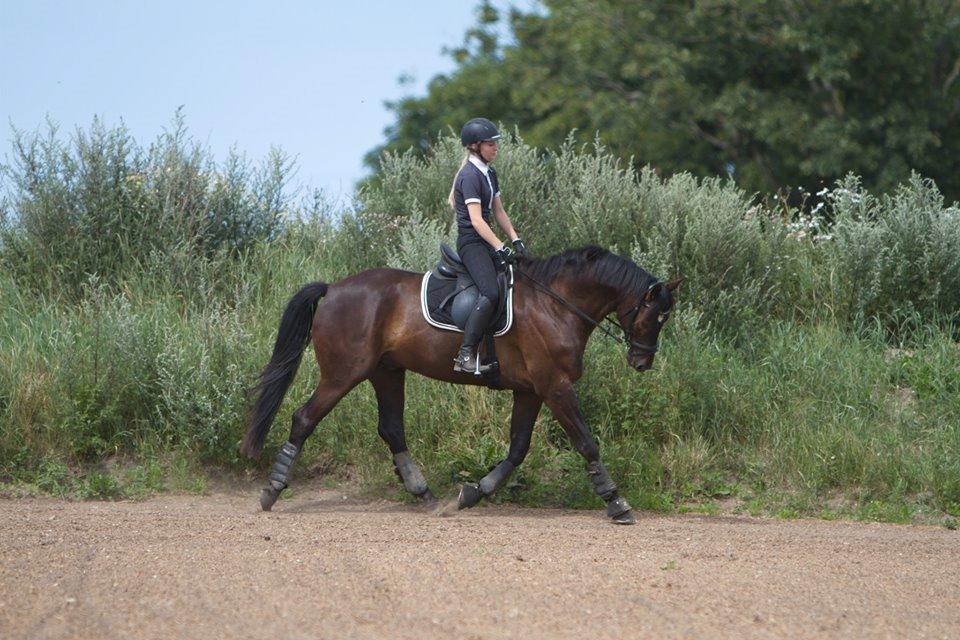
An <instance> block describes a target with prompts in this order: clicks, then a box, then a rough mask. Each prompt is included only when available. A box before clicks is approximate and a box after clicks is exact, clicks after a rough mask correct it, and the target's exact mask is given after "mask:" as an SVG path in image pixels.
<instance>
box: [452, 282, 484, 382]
mask: <svg viewBox="0 0 960 640" xmlns="http://www.w3.org/2000/svg"><path fill="white" fill-rule="evenodd" d="M491 315H493V303H492V302H490V299H489V298H488V297H486V296H479V297H478V298H477V306H475V307H474V308H473V311H471V312H470V317H469V318H467V322H466V324H465V325H464V327H463V344H462V345H461V346H460V353H458V354H457V357H456V358H454V359H453V370H454V371H460V372H462V373H473V374H476V375H480V374H481V373H483V372H484V371H486V370H487V369H489V367H481V366H480V362H479V360H480V358H479V356H478V355H477V345H478V344H480V338H482V337H483V332H484V331H486V330H487V325H489V324H490V316H491Z"/></svg>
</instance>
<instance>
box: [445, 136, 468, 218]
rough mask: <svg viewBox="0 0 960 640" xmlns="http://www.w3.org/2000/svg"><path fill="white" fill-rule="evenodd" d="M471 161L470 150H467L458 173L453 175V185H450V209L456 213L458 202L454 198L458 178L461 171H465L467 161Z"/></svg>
mask: <svg viewBox="0 0 960 640" xmlns="http://www.w3.org/2000/svg"><path fill="white" fill-rule="evenodd" d="M468 160H470V150H469V149H468V150H467V155H465V156H463V162H461V163H460V167H459V168H458V169H457V172H456V173H455V174H453V184H451V185H450V195H449V196H448V197H447V202H449V203H450V208H451V209H453V210H454V212H456V210H457V201H456V199H455V198H454V193H455V192H456V190H457V176H458V175H460V169H463V168H464V167H465V166H467V161H468Z"/></svg>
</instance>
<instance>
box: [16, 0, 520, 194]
mask: <svg viewBox="0 0 960 640" xmlns="http://www.w3.org/2000/svg"><path fill="white" fill-rule="evenodd" d="M497 4H498V5H503V4H504V3H497ZM519 4H520V6H521V7H524V4H527V5H529V3H523V2H521V3H519ZM475 6H476V2H474V0H461V1H456V0H446V1H444V0H425V1H420V2H387V1H369V2H364V1H362V0H356V1H354V2H306V1H289V2H285V1H274V2H249V1H239V0H233V1H230V2H223V1H217V2H200V1H193V2H185V1H183V0H165V1H163V2H134V1H129V2H121V1H116V0H115V1H109V2H107V1H103V2H89V1H77V2H69V1H63V2H50V1H43V0H40V1H37V0H0V133H2V135H0V156H6V155H7V154H9V150H10V143H9V141H10V137H11V136H10V127H9V123H10V122H12V123H13V124H14V125H16V126H17V127H18V128H20V129H27V130H33V129H36V128H37V127H38V126H39V125H41V124H42V123H43V121H44V118H45V117H46V115H47V114H49V116H50V117H51V118H53V119H54V120H55V121H56V122H58V123H59V124H60V125H61V128H62V130H63V131H64V132H65V133H67V132H72V131H73V130H74V128H75V127H76V126H78V125H80V126H83V127H87V126H88V125H89V124H90V122H91V120H92V118H93V116H94V115H100V116H102V117H103V118H104V120H105V121H106V123H107V124H108V125H111V124H117V123H119V122H120V120H121V118H122V120H123V121H124V122H125V123H126V125H127V127H128V128H129V129H130V130H131V131H132V133H133V134H134V136H135V137H136V138H137V139H138V140H140V141H141V142H143V143H146V142H149V141H151V140H153V138H155V137H156V136H157V135H158V134H159V133H160V132H161V131H162V129H163V127H164V126H166V125H168V124H169V123H170V121H171V119H172V117H173V114H174V111H175V110H176V108H177V107H178V106H180V105H183V106H184V112H185V115H186V122H187V125H188V127H189V129H190V131H191V132H192V133H193V135H194V136H195V137H196V138H197V139H199V140H201V141H202V142H205V143H206V144H208V145H209V147H210V148H211V149H212V150H213V152H214V153H215V154H216V156H217V157H218V158H219V159H222V158H223V157H224V156H225V155H226V153H227V151H228V149H229V148H230V146H231V145H233V144H235V145H236V146H237V149H238V150H240V151H242V152H245V153H246V154H247V155H248V157H250V158H252V159H257V160H258V159H260V158H262V157H263V156H265V155H266V153H267V151H268V149H269V147H270V145H271V144H276V145H279V146H280V147H282V148H283V149H284V150H285V151H287V152H288V153H290V154H292V155H295V156H297V157H298V166H299V173H298V174H297V177H296V178H295V182H297V183H301V184H303V185H304V186H307V187H320V188H323V189H324V190H325V191H327V193H328V194H329V195H330V196H331V198H333V199H342V198H343V197H344V196H349V195H350V193H351V192H352V190H353V185H354V183H355V182H356V181H357V180H358V179H359V178H361V177H362V176H363V175H365V173H366V170H365V169H364V168H363V164H362V158H363V154H364V153H365V152H367V151H368V150H370V149H371V148H373V147H374V146H376V145H377V144H379V143H380V142H382V140H383V129H384V127H385V126H387V125H388V124H389V123H390V122H391V121H392V118H391V114H390V112H388V111H387V110H386V108H385V107H384V106H383V102H384V100H388V99H395V98H397V97H400V96H403V95H407V94H416V95H422V94H423V93H424V91H425V87H426V84H427V82H428V81H429V79H430V78H432V77H433V76H434V75H435V74H437V73H441V72H448V71H450V70H452V69H453V67H454V65H453V63H452V61H451V60H450V59H449V58H448V57H447V56H445V55H443V53H442V49H443V47H444V46H448V47H453V46H457V45H459V44H460V43H461V42H462V39H463V34H464V32H465V31H466V29H467V28H468V27H469V26H470V25H471V23H472V21H473V20H474V18H475V13H474V8H475ZM524 8H527V7H524ZM401 74H408V75H410V76H412V77H413V78H414V82H413V83H412V84H410V85H408V86H406V87H400V86H399V85H398V83H397V79H398V77H399V76H400V75H401ZM451 124H457V123H451Z"/></svg>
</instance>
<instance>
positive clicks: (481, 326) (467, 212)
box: [449, 118, 527, 374]
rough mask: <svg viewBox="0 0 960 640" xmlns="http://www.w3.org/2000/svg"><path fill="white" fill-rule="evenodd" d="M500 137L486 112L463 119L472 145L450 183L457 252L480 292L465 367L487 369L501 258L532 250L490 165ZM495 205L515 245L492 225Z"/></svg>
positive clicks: (457, 364) (463, 137)
mask: <svg viewBox="0 0 960 640" xmlns="http://www.w3.org/2000/svg"><path fill="white" fill-rule="evenodd" d="M499 138H500V132H499V131H497V127H496V126H494V124H493V123H492V122H490V121H489V120H487V119H486V118H473V119H472V120H469V121H467V123H466V124H465V125H463V128H462V129H461V130H460V142H461V143H462V144H463V146H464V147H466V148H467V155H466V157H465V158H464V160H463V164H462V165H460V171H459V172H458V173H457V175H456V177H455V178H454V179H453V186H452V188H451V189H450V199H449V201H450V206H451V207H453V209H454V211H455V212H456V215H457V252H458V253H459V254H460V259H461V260H463V264H464V265H465V266H466V267H467V271H468V272H469V273H470V277H471V278H473V281H474V282H475V283H476V285H477V290H478V293H479V295H478V296H477V304H476V306H475V307H474V309H473V311H472V312H471V313H470V317H469V318H467V322H466V325H465V326H464V329H463V344H462V345H461V347H460V353H458V354H457V357H456V358H454V360H453V370H454V371H461V372H464V373H474V374H480V373H482V368H481V367H480V366H479V364H478V356H477V345H478V344H479V343H480V338H481V337H483V333H484V331H486V329H487V325H489V324H490V320H491V317H490V316H491V315H492V314H493V311H494V305H495V304H496V302H497V297H498V293H499V292H498V290H497V270H496V264H498V263H502V264H504V265H505V264H507V263H512V262H514V261H515V260H516V256H517V254H519V255H521V256H524V257H526V255H527V250H526V247H525V246H524V244H523V241H522V240H520V237H519V236H518V235H517V232H516V231H514V230H513V225H512V224H511V223H510V218H509V217H508V216H507V212H506V211H505V210H504V208H503V203H502V202H501V200H500V187H499V183H498V181H497V172H496V171H494V169H493V167H491V166H490V163H491V162H493V159H494V158H496V157H497V148H498V146H497V140H498V139H499ZM491 211H492V212H493V216H494V218H496V220H497V224H498V225H499V226H500V228H501V229H502V230H503V231H505V232H506V233H507V236H509V238H510V240H511V242H512V244H513V247H514V248H513V249H511V248H510V247H509V246H507V245H506V244H505V243H503V242H501V241H500V238H498V237H497V234H496V233H494V232H493V229H491V228H490V212H491ZM514 250H515V251H516V252H514Z"/></svg>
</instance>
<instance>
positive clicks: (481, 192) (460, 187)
mask: <svg viewBox="0 0 960 640" xmlns="http://www.w3.org/2000/svg"><path fill="white" fill-rule="evenodd" d="M453 187H454V188H453V201H454V208H455V209H456V211H457V248H460V247H462V246H464V245H468V244H470V243H473V242H486V241H485V240H484V239H483V238H481V237H480V234H479V233H477V230H476V229H474V228H473V224H472V223H471V222H470V212H469V211H467V204H469V203H471V202H479V203H480V212H481V213H482V215H483V219H484V221H486V223H487V224H490V211H491V208H492V207H493V199H494V198H496V197H497V196H499V195H500V183H499V181H498V180H497V172H496V171H495V170H494V168H493V167H491V166H490V165H488V164H484V162H483V161H482V160H480V159H479V158H475V157H473V156H471V157H470V160H468V161H467V164H465V165H463V168H462V169H460V173H458V174H457V177H456V179H455V180H454V183H453Z"/></svg>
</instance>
